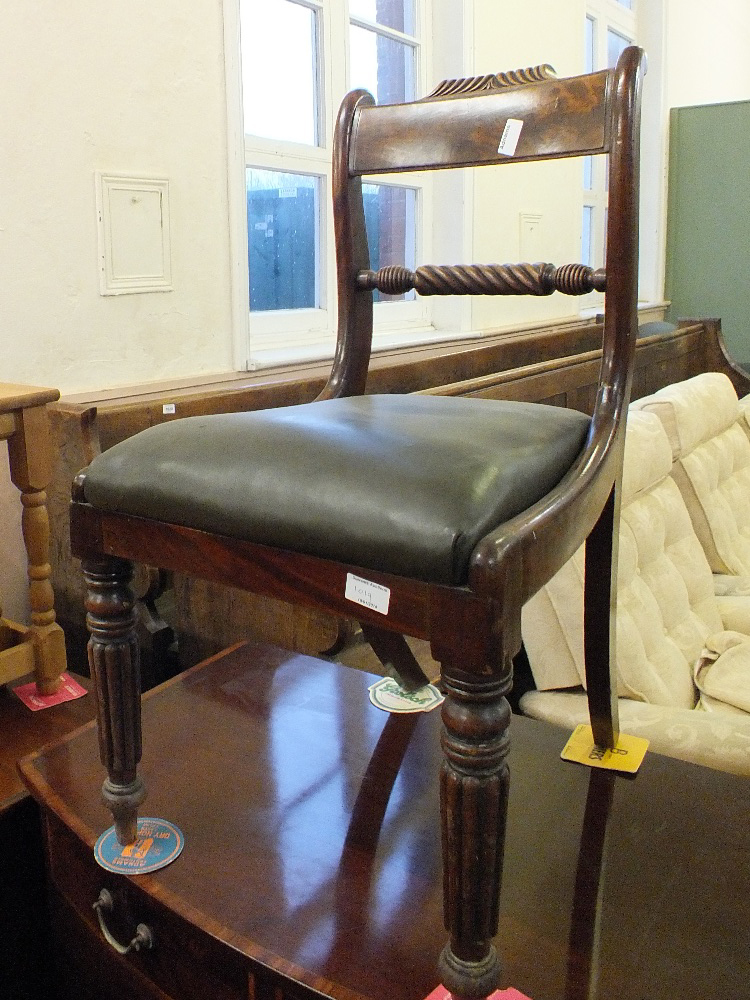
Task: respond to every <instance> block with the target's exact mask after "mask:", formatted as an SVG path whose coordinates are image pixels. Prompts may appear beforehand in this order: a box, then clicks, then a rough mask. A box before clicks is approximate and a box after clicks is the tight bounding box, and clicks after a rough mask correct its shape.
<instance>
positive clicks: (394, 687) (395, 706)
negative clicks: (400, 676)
mask: <svg viewBox="0 0 750 1000" xmlns="http://www.w3.org/2000/svg"><path fill="white" fill-rule="evenodd" d="M367 690H368V692H369V694H370V701H371V702H372V703H373V705H375V706H376V708H382V709H383V711H384V712H397V713H400V712H430V711H432V709H433V708H437V707H438V705H442V703H443V702H444V701H445V698H444V697H443V695H442V694H441V693H440V692H439V691H438V689H437V688H436V687H435V685H434V684H425V686H424V687H421V688H419V690H417V691H407V690H405V689H404V688H402V687H401V685H400V684H399V683H398V681H397V680H395V679H394V678H393V677H383V678H382V680H379V681H376V682H375V683H374V684H371V685H370V687H369V688H368V689H367Z"/></svg>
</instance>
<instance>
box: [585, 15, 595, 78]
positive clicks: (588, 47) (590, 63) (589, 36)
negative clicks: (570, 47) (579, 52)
mask: <svg viewBox="0 0 750 1000" xmlns="http://www.w3.org/2000/svg"><path fill="white" fill-rule="evenodd" d="M595 26H596V22H595V21H594V19H593V17H587V18H586V31H585V35H584V42H583V45H584V49H585V52H584V72H585V73H593V72H594V64H595V61H596V60H595V58H594V51H595V50H594V38H595V37H596V33H595V31H594V28H595Z"/></svg>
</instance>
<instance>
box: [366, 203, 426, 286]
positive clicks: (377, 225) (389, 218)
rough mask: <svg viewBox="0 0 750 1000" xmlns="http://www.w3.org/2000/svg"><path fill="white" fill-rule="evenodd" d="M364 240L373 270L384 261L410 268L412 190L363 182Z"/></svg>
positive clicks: (413, 246)
mask: <svg viewBox="0 0 750 1000" xmlns="http://www.w3.org/2000/svg"><path fill="white" fill-rule="evenodd" d="M362 197H363V200H364V204H365V222H366V225H367V243H368V246H369V248H370V266H371V267H372V269H373V271H377V269H378V268H379V267H386V266H387V265H388V264H403V265H404V266H405V267H408V268H409V269H410V270H412V271H413V270H414V268H415V266H416V203H417V198H416V192H415V191H414V190H413V189H412V188H403V187H395V186H392V185H390V184H387V185H386V184H363V185H362ZM407 298H408V299H413V298H415V294H414V292H413V291H412V292H408V293H407V294H406V295H381V294H380V292H376V293H375V299H376V300H377V299H380V300H382V301H394V300H397V299H400V300H402V301H403V300H404V299H407Z"/></svg>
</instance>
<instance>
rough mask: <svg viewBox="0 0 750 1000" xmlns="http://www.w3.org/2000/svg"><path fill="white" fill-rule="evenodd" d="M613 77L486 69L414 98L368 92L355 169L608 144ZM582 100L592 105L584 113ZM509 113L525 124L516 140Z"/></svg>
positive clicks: (360, 112)
mask: <svg viewBox="0 0 750 1000" xmlns="http://www.w3.org/2000/svg"><path fill="white" fill-rule="evenodd" d="M493 79H494V78H493ZM607 79H608V77H607V72H606V71H602V72H599V73H591V74H589V75H588V76H584V77H577V78H571V79H562V80H559V79H557V78H556V77H554V76H550V77H543V78H542V79H540V80H538V81H534V82H533V86H517V85H515V86H514V85H510V84H504V85H499V84H497V83H493V82H492V80H490V81H489V82H488V81H487V78H484V77H482V78H474V79H470V80H463V81H448V82H446V84H445V86H446V88H449V87H450V86H451V85H452V84H455V90H454V91H452V92H450V93H447V91H446V93H441V94H440V95H437V93H435V94H433V95H431V96H430V97H429V98H428V99H427V100H424V101H417V102H415V103H414V104H390V105H375V104H370V103H368V102H367V101H366V100H362V101H360V103H359V104H358V106H357V109H356V115H355V120H354V121H353V123H352V140H351V143H350V151H349V157H350V159H349V163H348V170H349V175H350V176H354V175H356V174H378V173H392V172H396V173H399V172H402V171H409V170H433V169H441V168H443V167H448V166H450V167H455V166H480V165H483V164H499V163H509V162H514V161H515V162H518V161H519V160H520V161H523V160H536V159H549V158H551V157H558V156H561V157H563V156H581V155H583V154H588V153H594V154H595V153H604V152H608V151H609V142H610V136H609V135H608V133H607V121H608V119H607V114H608V92H607V87H606V82H607ZM530 82H531V81H530ZM441 86H443V85H442V84H441ZM446 96H447V98H448V99H443V98H446ZM581 107H587V108H588V109H589V111H588V113H587V114H586V116H585V117H584V118H583V119H582V117H581V115H580V108H581ZM509 121H512V122H514V123H515V127H516V129H517V132H516V133H515V134H514V141H513V142H512V145H511V146H508V144H507V142H506V139H505V137H504V135H503V130H504V127H505V126H506V124H507V123H508V122H509Z"/></svg>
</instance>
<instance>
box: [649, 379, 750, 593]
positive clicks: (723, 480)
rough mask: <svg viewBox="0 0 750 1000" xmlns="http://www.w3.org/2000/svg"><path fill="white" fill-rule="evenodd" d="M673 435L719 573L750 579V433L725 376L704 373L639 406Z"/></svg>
mask: <svg viewBox="0 0 750 1000" xmlns="http://www.w3.org/2000/svg"><path fill="white" fill-rule="evenodd" d="M632 408H633V409H634V410H641V411H645V412H651V413H655V414H656V415H657V416H658V417H659V419H660V420H661V422H662V425H663V427H664V429H665V431H666V432H667V436H668V438H669V442H670V445H671V447H672V454H673V459H674V468H673V470H672V476H673V478H674V480H675V482H676V483H677V485H678V486H679V488H680V491H681V492H682V495H683V497H684V499H685V503H686V505H687V508H688V511H689V513H690V517H691V519H692V521H693V525H694V527H695V531H696V534H697V536H698V538H699V540H700V542H701V545H702V546H703V549H704V551H705V553H706V556H707V558H708V561H709V564H710V566H711V569H712V570H713V571H714V572H715V573H730V574H750V436H749V433H748V431H749V430H750V428H748V426H747V422H746V421H747V414H746V406H743V407H741V406H740V402H739V400H738V399H737V394H736V392H735V390H734V387H733V385H732V383H731V382H730V380H729V379H728V378H727V376H726V375H723V374H721V373H719V372H704V373H703V374H701V375H697V376H695V378H691V379H687V380H686V381H684V382H678V383H676V384H674V385H669V386H666V387H665V388H663V389H660V390H659V391H658V392H656V393H654V394H653V395H652V396H647V397H645V398H643V399H640V400H637V401H636V402H634V403H633V404H632Z"/></svg>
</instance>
